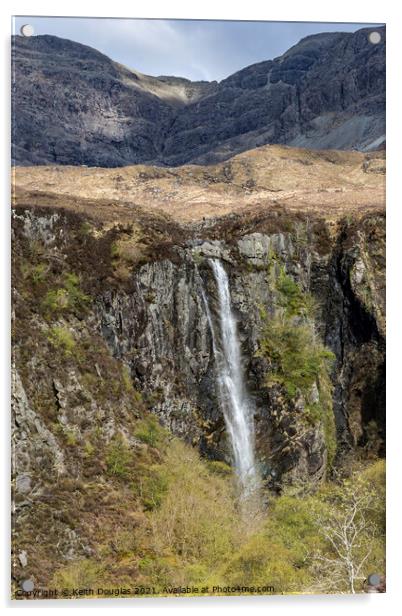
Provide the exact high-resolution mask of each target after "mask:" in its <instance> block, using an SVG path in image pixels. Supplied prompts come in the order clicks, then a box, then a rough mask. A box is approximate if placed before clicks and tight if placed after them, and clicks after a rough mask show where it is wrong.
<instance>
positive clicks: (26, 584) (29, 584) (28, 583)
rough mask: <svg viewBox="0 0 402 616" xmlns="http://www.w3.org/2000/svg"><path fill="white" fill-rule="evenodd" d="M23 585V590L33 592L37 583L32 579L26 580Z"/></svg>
mask: <svg viewBox="0 0 402 616" xmlns="http://www.w3.org/2000/svg"><path fill="white" fill-rule="evenodd" d="M21 586H22V590H25V592H32V591H33V589H34V586H35V585H34V583H33V581H32V580H24V581H23V582H22V584H21Z"/></svg>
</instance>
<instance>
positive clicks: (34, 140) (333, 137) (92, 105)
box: [12, 28, 385, 167]
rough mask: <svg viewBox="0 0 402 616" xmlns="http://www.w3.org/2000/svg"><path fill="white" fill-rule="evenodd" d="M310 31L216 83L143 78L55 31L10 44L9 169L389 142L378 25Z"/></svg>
mask: <svg viewBox="0 0 402 616" xmlns="http://www.w3.org/2000/svg"><path fill="white" fill-rule="evenodd" d="M378 30H379V32H380V34H381V37H382V38H381V42H380V43H379V44H377V45H375V44H372V43H370V42H369V39H368V35H369V33H370V29H361V30H358V31H357V32H355V33H353V34H352V33H341V32H340V33H323V34H318V35H313V36H308V37H306V38H304V39H302V40H301V41H300V42H299V43H298V44H297V45H295V46H294V47H292V48H291V49H289V50H288V51H287V52H286V53H285V54H283V55H282V56H280V57H279V58H275V59H273V60H267V61H266V62H260V63H258V64H254V65H252V66H248V67H246V68H244V69H242V70H240V71H238V72H237V73H235V74H233V75H231V76H229V77H227V78H226V79H224V80H222V81H221V82H220V83H216V82H211V83H209V82H191V81H189V80H186V79H179V78H176V77H149V76H146V75H142V74H141V73H139V72H138V71H135V70H131V69H129V68H127V67H124V66H121V65H120V64H118V63H116V62H113V61H112V60H110V59H109V58H107V57H106V56H105V55H103V54H101V53H100V52H98V51H96V50H94V49H91V48H90V47H87V46H85V45H81V44H79V43H75V42H73V41H69V40H64V39H60V38H57V37H54V36H47V35H46V36H36V37H32V38H24V37H22V36H16V37H14V39H13V51H12V54H13V84H12V87H13V106H14V109H13V139H12V140H13V158H14V160H15V162H16V164H31V165H32V164H54V163H57V164H69V165H91V166H98V167H119V166H122V165H130V164H136V163H148V164H157V165H161V166H164V165H181V164H183V163H187V162H192V163H197V164H210V163H214V162H217V161H221V160H226V159H228V158H230V157H231V156H233V155H234V154H236V153H238V152H242V151H244V150H248V149H250V148H255V147H257V146H261V145H264V144H267V143H280V144H287V145H291V146H301V147H309V148H319V149H321V148H336V149H345V150H347V149H359V150H371V149H376V148H379V147H382V146H383V145H384V141H385V29H384V28H378Z"/></svg>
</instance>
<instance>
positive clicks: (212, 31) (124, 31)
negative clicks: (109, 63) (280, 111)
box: [14, 16, 376, 81]
mask: <svg viewBox="0 0 402 616" xmlns="http://www.w3.org/2000/svg"><path fill="white" fill-rule="evenodd" d="M26 23H29V24H31V25H33V27H34V29H35V34H53V35H56V36H60V37H62V38H68V39H71V40H73V41H78V42H80V43H84V44H85V45H90V46H91V47H94V48H95V49H98V50H99V51H101V52H103V53H105V54H106V55H107V56H109V57H110V58H112V60H116V61H117V62H120V63H122V64H125V65H126V66H128V67H130V68H133V69H137V70H139V71H141V72H142V73H146V74H148V75H177V76H181V77H188V78H189V79H193V80H197V79H205V80H208V81H210V80H213V79H216V80H218V81H219V80H221V79H223V78H225V77H227V76H228V75H231V74H232V73H234V72H236V71H237V70H239V69H241V68H244V67H245V66H248V65H250V64H253V63H255V62H260V61H262V60H270V59H272V58H275V57H277V56H279V55H281V54H282V53H283V52H285V51H286V50H287V49H289V47H291V46H292V45H294V44H295V43H297V42H298V41H299V40H300V39H301V38H303V37H304V36H307V35H309V34H315V33H318V32H354V31H355V30H358V29H359V28H362V27H366V26H373V27H374V28H375V25H376V24H351V23H336V24H335V23H312V22H239V21H237V22H236V21H202V20H201V21H191V20H160V19H97V18H91V19H89V18H78V17H76V18H72V17H59V18H56V17H32V16H29V17H26V16H25V17H16V18H15V22H14V31H15V33H16V34H19V29H20V27H21V26H22V25H23V24H26Z"/></svg>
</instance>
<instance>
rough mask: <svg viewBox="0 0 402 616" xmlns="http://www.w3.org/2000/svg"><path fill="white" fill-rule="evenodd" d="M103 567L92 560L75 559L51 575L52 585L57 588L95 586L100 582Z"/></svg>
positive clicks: (68, 588) (70, 588)
mask: <svg viewBox="0 0 402 616" xmlns="http://www.w3.org/2000/svg"><path fill="white" fill-rule="evenodd" d="M103 575H104V569H103V567H102V566H101V565H100V564H99V563H97V562H94V561H93V560H90V559H82V560H75V561H73V562H71V563H70V564H68V565H66V566H65V567H61V568H60V569H58V571H56V573H55V574H54V576H53V580H52V586H54V587H55V588H58V589H60V588H61V589H67V590H72V589H73V588H97V587H98V585H101V584H102V577H103Z"/></svg>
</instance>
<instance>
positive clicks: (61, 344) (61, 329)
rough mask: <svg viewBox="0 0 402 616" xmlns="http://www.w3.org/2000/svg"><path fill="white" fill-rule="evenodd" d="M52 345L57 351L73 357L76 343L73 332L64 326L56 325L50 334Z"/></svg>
mask: <svg viewBox="0 0 402 616" xmlns="http://www.w3.org/2000/svg"><path fill="white" fill-rule="evenodd" d="M48 340H49V342H50V344H51V345H52V346H53V347H54V348H55V349H57V350H61V351H63V353H64V354H65V355H66V356H72V355H73V353H74V350H75V348H76V342H75V339H74V336H73V334H72V333H71V331H70V330H69V329H68V328H67V327H66V326H64V325H54V326H53V327H51V328H50V330H49V333H48Z"/></svg>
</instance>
